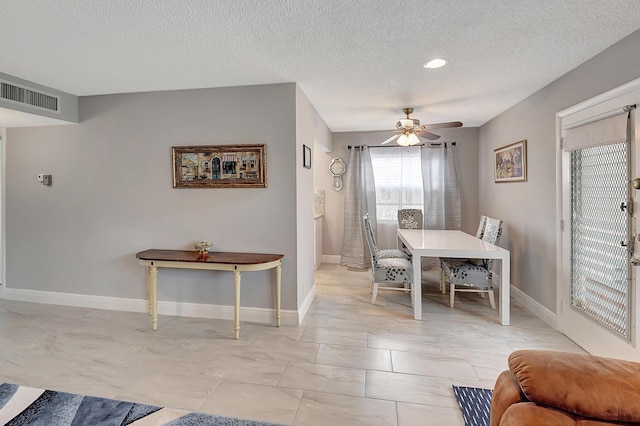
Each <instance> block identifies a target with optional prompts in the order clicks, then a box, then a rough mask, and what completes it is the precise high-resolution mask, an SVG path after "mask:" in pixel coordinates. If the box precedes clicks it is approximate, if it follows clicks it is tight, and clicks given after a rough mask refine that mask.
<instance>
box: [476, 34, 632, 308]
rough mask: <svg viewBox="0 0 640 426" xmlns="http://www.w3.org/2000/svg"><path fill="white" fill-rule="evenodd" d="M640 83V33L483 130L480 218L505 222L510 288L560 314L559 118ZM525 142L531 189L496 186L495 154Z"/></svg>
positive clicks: (521, 185) (527, 186)
mask: <svg viewBox="0 0 640 426" xmlns="http://www.w3.org/2000/svg"><path fill="white" fill-rule="evenodd" d="M638 77H640V31H636V32H635V33H633V34H631V35H630V36H629V37H627V38H625V39H623V40H622V41H620V42H619V43H617V44H615V45H613V46H612V47H610V48H608V49H607V50H605V51H604V52H602V53H600V54H599V55H597V56H595V57H594V58H592V59H591V60H589V61H587V62H585V63H584V64H583V65H581V66H580V67H578V68H576V69H574V70H573V71H571V72H569V73H567V74H566V75H564V76H563V77H561V78H560V79H558V80H556V81H554V82H553V83H551V84H549V85H548V86H547V87H545V88H544V89H542V90H540V91H539V92H537V93H535V94H534V95H532V96H530V97H529V98H527V99H525V100H523V101H522V102H520V103H518V104H517V105H515V106H514V107H512V108H510V109H509V110H507V111H505V112H504V113H502V114H500V115H499V116H497V117H496V118H494V119H493V120H491V121H490V122H488V123H487V124H485V125H484V126H482V127H481V128H480V157H479V160H480V179H479V181H480V210H481V211H482V212H484V213H486V214H489V215H491V216H494V217H498V218H501V219H503V220H504V222H505V227H506V232H505V234H504V236H503V241H504V245H505V247H507V248H508V249H509V250H510V251H511V283H512V284H513V285H514V286H515V287H517V288H519V289H520V290H522V291H523V292H524V293H526V294H527V295H528V296H530V297H531V298H533V299H534V300H536V301H537V302H538V303H540V304H542V305H543V306H544V307H546V308H547V309H549V310H550V311H552V312H555V311H556V275H555V274H556V264H557V257H558V254H557V253H556V173H555V167H556V166H555V164H556V149H555V147H556V128H555V126H556V121H555V114H556V113H557V112H558V111H561V110H563V109H565V108H567V107H570V106H572V105H575V104H577V103H579V102H581V101H583V100H586V99H589V98H591V97H593V96H595V95H598V94H600V93H603V92H606V91H607V90H610V89H613V88H615V87H617V86H620V85H622V84H624V83H627V82H629V81H631V80H634V79H636V78H638ZM523 139H526V140H527V156H528V175H529V176H528V181H527V182H518V183H500V184H496V183H494V181H493V150H494V149H496V148H498V147H501V146H504V145H508V144H511V143H514V142H517V141H520V140H523Z"/></svg>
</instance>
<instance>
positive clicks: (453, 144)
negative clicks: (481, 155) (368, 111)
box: [347, 141, 456, 149]
mask: <svg viewBox="0 0 640 426" xmlns="http://www.w3.org/2000/svg"><path fill="white" fill-rule="evenodd" d="M448 143H449V144H451V145H452V146H456V142H455V141H453V142H430V143H428V144H425V143H421V144H416V145H412V146H426V147H428V148H439V147H442V145H444V148H446V147H447V144H448ZM356 146H358V145H356ZM367 146H368V147H369V148H398V147H399V145H367ZM402 148H408V147H402ZM347 149H351V145H347Z"/></svg>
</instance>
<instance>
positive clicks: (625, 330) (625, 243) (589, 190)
mask: <svg viewBox="0 0 640 426" xmlns="http://www.w3.org/2000/svg"><path fill="white" fill-rule="evenodd" d="M620 101H621V100H620V99H616V100H615V102H617V103H620ZM611 102H612V101H610V102H608V103H607V102H604V103H601V104H597V105H594V106H591V107H590V108H586V109H584V110H582V111H580V112H579V113H576V114H573V115H568V116H567V117H565V118H563V119H562V128H561V131H562V134H563V135H564V138H563V143H562V152H561V157H562V161H561V162H562V165H561V168H562V177H563V178H562V221H561V224H562V225H561V233H562V235H561V240H562V243H561V245H560V246H561V250H560V251H561V253H560V254H561V257H562V261H561V274H560V276H561V279H560V282H559V292H558V310H557V320H558V328H559V329H560V330H561V331H562V332H563V333H564V334H566V335H567V336H568V337H569V338H571V339H572V340H574V341H575V342H576V343H578V344H579V345H581V346H582V347H583V348H585V349H586V350H587V351H588V352H589V353H592V354H597V355H602V356H610V357H621V358H627V359H638V358H640V352H639V351H638V350H637V348H636V345H637V342H636V340H637V339H636V334H635V333H636V315H635V310H636V305H637V301H636V297H637V294H636V292H635V273H636V272H635V269H634V268H635V267H634V266H633V263H634V259H635V257H634V256H635V255H636V253H635V250H636V247H637V242H636V226H635V216H636V214H637V212H635V211H634V210H638V206H637V203H635V201H634V197H635V196H636V195H635V191H636V190H635V189H634V188H633V187H632V186H631V185H630V182H631V181H632V180H633V176H636V170H638V167H637V165H636V160H635V157H636V156H635V135H634V132H633V129H634V120H635V114H634V113H633V112H631V111H633V108H634V107H633V106H632V105H628V104H624V105H620V106H616V107H612V105H611ZM634 206H635V208H634ZM637 254H640V253H637Z"/></svg>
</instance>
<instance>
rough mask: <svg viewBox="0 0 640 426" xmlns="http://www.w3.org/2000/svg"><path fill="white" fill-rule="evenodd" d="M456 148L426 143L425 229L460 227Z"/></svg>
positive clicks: (424, 166) (424, 162) (424, 148)
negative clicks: (429, 145)
mask: <svg viewBox="0 0 640 426" xmlns="http://www.w3.org/2000/svg"><path fill="white" fill-rule="evenodd" d="M454 149H455V148H454V147H453V146H447V147H446V148H444V149H443V148H441V147H440V148H431V147H428V146H423V147H422V182H423V186H424V226H425V229H460V218H461V215H462V214H461V207H460V187H459V185H458V175H457V172H456V165H455V158H454ZM434 165H437V166H434Z"/></svg>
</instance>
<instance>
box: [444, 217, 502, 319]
mask: <svg viewBox="0 0 640 426" xmlns="http://www.w3.org/2000/svg"><path fill="white" fill-rule="evenodd" d="M501 235H502V220H500V219H494V218H490V217H487V218H486V221H485V226H484V231H483V234H482V238H481V239H482V240H483V241H486V242H488V243H491V244H498V242H500V236H501ZM440 265H441V267H442V268H443V269H442V274H443V275H442V277H443V278H444V281H445V283H447V282H448V283H449V306H451V307H452V308H453V306H454V300H455V294H456V292H465V293H480V294H481V295H482V296H483V297H484V294H487V295H488V296H489V303H490V304H491V309H495V308H496V301H495V297H494V294H493V282H492V281H493V280H492V278H493V272H492V271H493V260H492V259H469V260H463V261H460V260H459V259H451V261H442V262H441V264H440ZM445 285H446V284H445Z"/></svg>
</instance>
